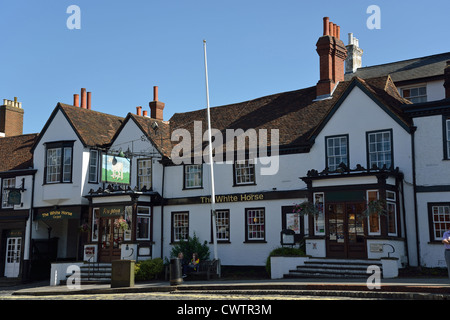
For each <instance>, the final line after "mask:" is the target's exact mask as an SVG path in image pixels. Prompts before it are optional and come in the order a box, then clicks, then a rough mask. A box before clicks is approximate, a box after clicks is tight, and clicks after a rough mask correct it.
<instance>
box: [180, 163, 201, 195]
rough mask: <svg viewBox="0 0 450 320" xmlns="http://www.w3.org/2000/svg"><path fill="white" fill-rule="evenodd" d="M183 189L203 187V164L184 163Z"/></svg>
mask: <svg viewBox="0 0 450 320" xmlns="http://www.w3.org/2000/svg"><path fill="white" fill-rule="evenodd" d="M183 170H184V175H183V176H184V189H198V188H202V187H203V165H202V164H185V165H184V168H183Z"/></svg>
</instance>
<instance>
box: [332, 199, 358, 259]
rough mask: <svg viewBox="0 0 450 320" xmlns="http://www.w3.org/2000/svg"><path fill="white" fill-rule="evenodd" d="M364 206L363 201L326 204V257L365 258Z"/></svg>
mask: <svg viewBox="0 0 450 320" xmlns="http://www.w3.org/2000/svg"><path fill="white" fill-rule="evenodd" d="M364 208H365V207H364V202H352V203H350V202H347V203H346V202H339V203H330V204H327V206H326V212H325V214H326V221H327V257H329V258H349V259H365V258H367V248H366V219H365V217H364V216H363V215H362V212H363V210H364Z"/></svg>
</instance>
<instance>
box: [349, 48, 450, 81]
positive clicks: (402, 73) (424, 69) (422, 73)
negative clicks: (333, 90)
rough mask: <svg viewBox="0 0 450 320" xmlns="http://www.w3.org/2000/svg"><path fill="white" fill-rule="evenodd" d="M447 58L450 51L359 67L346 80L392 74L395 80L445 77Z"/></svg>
mask: <svg viewBox="0 0 450 320" xmlns="http://www.w3.org/2000/svg"><path fill="white" fill-rule="evenodd" d="M447 60H450V52H446V53H441V54H436V55H431V56H426V57H421V58H414V59H409V60H403V61H397V62H392V63H386V64H380V65H376V66H370V67H363V68H359V69H358V70H357V71H356V72H355V73H348V74H346V75H345V80H350V79H351V78H352V77H355V76H356V77H360V78H363V79H367V78H375V77H381V76H387V75H390V76H391V77H392V80H393V81H394V82H400V81H407V80H414V79H422V78H430V77H443V74H444V69H445V66H446V62H447Z"/></svg>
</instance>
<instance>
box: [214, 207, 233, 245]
mask: <svg viewBox="0 0 450 320" xmlns="http://www.w3.org/2000/svg"><path fill="white" fill-rule="evenodd" d="M216 231H217V233H216V235H217V241H229V240H230V211H228V210H216Z"/></svg>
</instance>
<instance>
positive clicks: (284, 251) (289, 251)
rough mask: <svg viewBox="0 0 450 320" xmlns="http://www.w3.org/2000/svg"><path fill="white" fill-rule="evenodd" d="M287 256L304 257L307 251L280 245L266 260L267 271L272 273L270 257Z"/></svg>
mask: <svg viewBox="0 0 450 320" xmlns="http://www.w3.org/2000/svg"><path fill="white" fill-rule="evenodd" d="M276 256H285V257H304V256H305V252H304V251H303V250H302V249H298V248H291V247H280V248H276V249H274V250H272V251H271V252H270V253H269V256H268V257H267V260H266V271H267V273H268V274H269V275H270V257H276Z"/></svg>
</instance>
